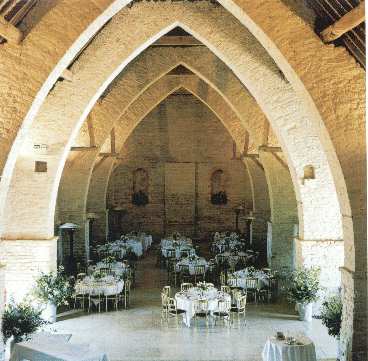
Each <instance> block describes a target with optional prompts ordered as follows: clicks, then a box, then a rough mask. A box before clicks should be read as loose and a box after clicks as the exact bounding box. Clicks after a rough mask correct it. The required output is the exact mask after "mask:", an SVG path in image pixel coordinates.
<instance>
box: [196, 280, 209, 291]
mask: <svg viewBox="0 0 368 361" xmlns="http://www.w3.org/2000/svg"><path fill="white" fill-rule="evenodd" d="M197 288H199V289H200V290H201V291H208V290H209V289H210V288H212V286H211V285H209V284H208V283H206V282H198V283H197Z"/></svg>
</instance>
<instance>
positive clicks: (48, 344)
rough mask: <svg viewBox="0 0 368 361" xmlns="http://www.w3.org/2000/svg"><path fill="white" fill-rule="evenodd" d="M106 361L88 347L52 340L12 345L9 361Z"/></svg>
mask: <svg viewBox="0 0 368 361" xmlns="http://www.w3.org/2000/svg"><path fill="white" fill-rule="evenodd" d="M23 360H27V361H28V360H29V361H108V358H107V356H106V355H105V354H101V353H99V352H96V351H93V350H91V349H90V346H89V345H86V344H85V345H73V344H70V343H68V342H63V341H59V342H58V341H55V340H54V339H53V338H50V339H49V340H46V339H37V338H36V339H32V340H30V341H24V342H20V343H17V344H15V345H14V348H13V352H12V354H11V356H10V361H23Z"/></svg>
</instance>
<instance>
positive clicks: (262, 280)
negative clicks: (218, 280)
mask: <svg viewBox="0 0 368 361" xmlns="http://www.w3.org/2000/svg"><path fill="white" fill-rule="evenodd" d="M271 276H272V273H266V272H264V271H262V270H258V269H255V268H254V267H247V268H244V269H242V270H239V271H236V272H234V273H232V274H229V276H228V281H227V283H228V285H229V286H231V287H240V288H246V280H247V279H249V278H255V279H257V280H258V286H265V287H267V286H268V285H269V278H270V277H271Z"/></svg>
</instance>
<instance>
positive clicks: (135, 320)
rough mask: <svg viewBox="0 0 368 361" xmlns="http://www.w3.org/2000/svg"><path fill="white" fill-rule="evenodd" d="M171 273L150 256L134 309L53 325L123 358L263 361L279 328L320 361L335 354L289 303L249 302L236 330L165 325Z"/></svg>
mask: <svg viewBox="0 0 368 361" xmlns="http://www.w3.org/2000/svg"><path fill="white" fill-rule="evenodd" d="M165 279H166V274H165V272H164V271H162V270H159V269H158V268H156V267H155V259H154V257H153V256H151V255H148V256H146V257H145V258H144V259H143V260H141V261H140V262H139V264H138V272H137V285H136V288H134V289H133V292H132V299H131V308H130V309H128V310H121V311H111V312H107V313H100V314H96V313H94V314H84V315H81V316H79V317H76V318H72V319H68V320H64V321H60V322H57V323H56V324H55V325H53V328H55V329H56V330H57V331H59V332H67V333H72V334H73V337H72V340H71V342H73V343H90V344H91V345H93V347H96V348H97V349H99V350H101V351H104V352H106V354H107V355H108V357H109V359H110V361H118V360H121V361H122V360H124V361H125V360H130V361H136V360H144V361H146V360H217V361H219V360H234V361H235V360H242V361H245V360H249V361H258V360H259V361H260V360H261V359H262V358H261V352H262V349H263V346H264V343H265V342H266V339H267V337H268V336H270V335H274V334H275V333H276V330H281V331H283V332H284V333H286V334H293V335H299V334H306V335H308V336H310V337H311V338H312V339H313V341H314V342H315V345H316V351H317V357H318V359H320V360H324V359H328V358H330V359H332V358H334V357H335V356H336V342H335V341H334V339H333V338H331V337H329V336H328V334H327V332H326V328H325V327H324V326H323V325H322V324H321V322H320V321H319V320H313V322H312V323H311V324H308V323H306V322H301V321H298V319H297V316H296V314H295V313H294V312H293V308H292V307H291V306H290V305H287V304H273V305H254V304H249V306H248V312H247V316H246V320H247V321H246V325H244V324H242V322H238V321H237V320H235V321H234V322H233V324H232V325H231V327H227V326H224V325H220V324H217V325H216V326H212V327H210V328H209V329H206V327H205V325H201V324H198V325H197V327H193V326H192V327H191V328H187V327H185V326H184V325H182V324H181V323H179V324H178V325H177V324H176V322H175V320H171V321H170V322H169V324H167V323H165V322H164V323H162V322H161V314H160V288H161V287H162V286H163V285H164V284H165Z"/></svg>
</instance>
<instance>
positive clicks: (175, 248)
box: [161, 237, 195, 259]
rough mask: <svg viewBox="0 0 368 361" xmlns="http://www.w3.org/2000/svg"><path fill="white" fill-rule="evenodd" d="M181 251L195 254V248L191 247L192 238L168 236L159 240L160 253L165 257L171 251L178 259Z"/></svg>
mask: <svg viewBox="0 0 368 361" xmlns="http://www.w3.org/2000/svg"><path fill="white" fill-rule="evenodd" d="M182 252H186V253H187V254H188V255H190V256H191V255H195V249H194V248H193V245H192V240H191V239H190V238H185V237H183V238H180V239H169V238H168V239H162V240H161V254H162V256H163V257H165V258H167V257H168V255H169V254H170V253H171V254H175V258H176V259H180V258H181V255H182Z"/></svg>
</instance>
